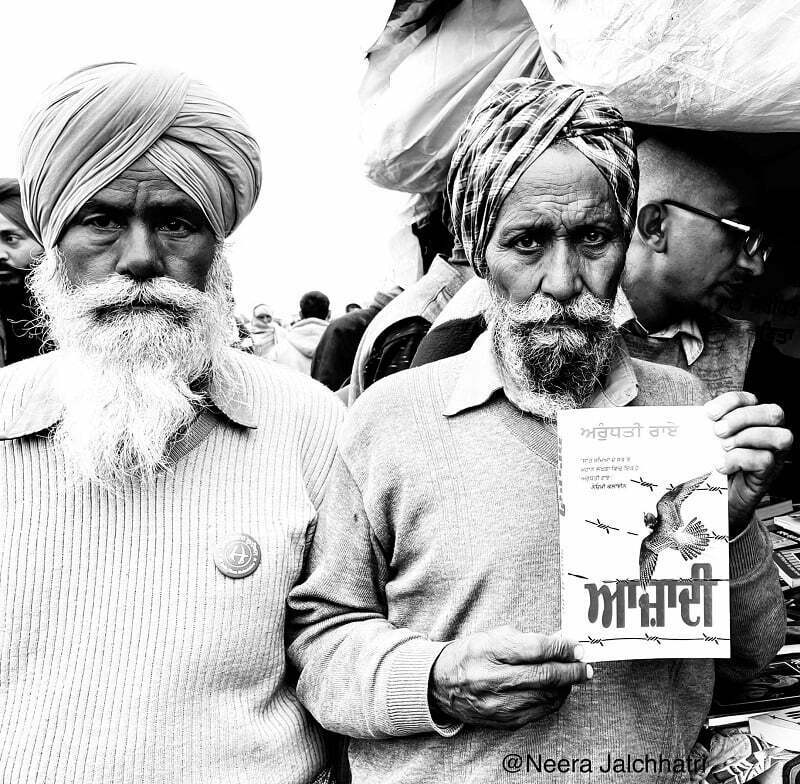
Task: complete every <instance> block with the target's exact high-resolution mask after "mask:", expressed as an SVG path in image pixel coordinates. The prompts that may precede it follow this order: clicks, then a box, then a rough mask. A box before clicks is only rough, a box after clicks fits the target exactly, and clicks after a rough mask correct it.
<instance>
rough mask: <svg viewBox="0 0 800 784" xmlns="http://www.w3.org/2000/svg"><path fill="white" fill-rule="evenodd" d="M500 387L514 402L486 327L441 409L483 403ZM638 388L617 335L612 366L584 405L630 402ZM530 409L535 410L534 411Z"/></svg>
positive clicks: (448, 411) (454, 411)
mask: <svg viewBox="0 0 800 784" xmlns="http://www.w3.org/2000/svg"><path fill="white" fill-rule="evenodd" d="M500 389H502V390H504V391H505V394H506V397H508V398H509V400H511V401H512V402H514V399H515V397H516V395H515V392H514V390H513V389H508V388H507V382H506V381H505V380H504V379H503V377H502V374H501V372H500V368H499V367H498V365H497V360H496V358H495V356H494V352H493V351H492V343H491V337H490V334H489V331H488V330H487V331H486V332H484V333H483V334H482V335H481V336H480V337H479V338H478V339H477V340H476V341H475V343H474V344H473V346H472V348H471V349H470V350H469V351H468V352H467V355H466V357H465V361H464V366H463V368H462V370H461V373H460V374H459V377H458V381H457V382H456V385H455V388H454V389H453V392H452V393H451V395H450V397H449V398H448V400H447V404H446V405H445V408H444V410H443V411H442V413H443V414H444V415H445V416H455V415H456V414H459V413H461V412H462V411H465V410H467V409H469V408H475V407H476V406H481V405H483V404H484V403H486V402H487V401H488V400H489V398H491V397H492V395H494V393H495V392H497V391H498V390H500ZM638 392H639V385H638V382H637V381H636V374H635V373H634V371H633V366H632V364H631V359H630V357H629V356H628V352H627V350H626V349H625V345H624V343H623V342H622V340H621V339H618V340H617V344H616V348H615V351H614V355H613V358H612V361H611V367H610V368H609V371H608V373H607V374H606V376H605V378H604V379H603V383H602V384H600V383H598V384H597V385H596V386H595V389H594V390H593V392H592V396H591V398H590V399H589V402H587V403H586V406H585V407H586V408H608V407H612V406H613V407H618V406H627V405H628V403H630V402H631V401H632V400H633V399H634V398H635V397H636V395H637V394H638ZM530 413H533V414H536V412H535V411H532V412H530Z"/></svg>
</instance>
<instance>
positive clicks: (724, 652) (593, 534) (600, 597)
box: [558, 406, 730, 661]
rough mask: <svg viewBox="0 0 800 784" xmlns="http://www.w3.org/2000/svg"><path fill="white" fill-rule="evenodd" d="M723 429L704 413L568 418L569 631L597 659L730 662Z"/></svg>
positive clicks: (564, 516)
mask: <svg viewBox="0 0 800 784" xmlns="http://www.w3.org/2000/svg"><path fill="white" fill-rule="evenodd" d="M712 428H713V423H712V422H711V420H710V419H709V418H708V417H707V415H706V414H705V412H704V410H703V409H702V408H700V407H677V406H668V407H664V406H655V407H638V408H637V407H630V408H619V409H610V408H602V409H597V408H595V409H578V410H572V411H563V412H560V413H559V415H558V437H559V480H558V486H559V515H560V522H561V608H562V629H563V631H564V633H565V634H566V635H568V636H570V637H572V638H574V639H576V640H579V641H581V642H582V643H583V644H584V647H585V649H586V650H587V655H586V657H585V658H586V660H587V661H619V660H626V659H660V658H727V657H729V656H730V603H729V578H730V573H729V562H728V541H729V539H728V481H727V478H726V477H725V476H723V475H721V474H719V473H717V472H716V471H715V470H714V466H716V465H719V463H720V460H721V457H722V447H721V442H720V439H719V438H718V437H717V436H716V435H715V434H714V432H713V429H712Z"/></svg>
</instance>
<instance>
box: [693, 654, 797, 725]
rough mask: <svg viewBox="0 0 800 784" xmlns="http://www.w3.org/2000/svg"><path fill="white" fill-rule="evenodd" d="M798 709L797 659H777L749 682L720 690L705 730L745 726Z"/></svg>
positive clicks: (712, 705)
mask: <svg viewBox="0 0 800 784" xmlns="http://www.w3.org/2000/svg"><path fill="white" fill-rule="evenodd" d="M786 708H795V709H796V708H800V656H798V655H797V654H796V653H794V654H783V655H779V656H778V657H777V658H776V659H775V661H773V662H771V663H770V664H769V665H767V668H766V669H765V670H764V672H762V673H761V675H759V676H758V677H757V678H754V679H753V680H752V681H748V682H747V683H744V684H738V685H737V686H730V687H728V688H724V689H719V690H718V691H717V693H716V694H715V695H714V701H713V702H712V703H711V711H710V712H709V716H708V720H707V726H709V727H724V726H728V725H731V724H744V723H745V722H747V721H749V720H750V719H751V718H752V717H753V716H758V715H759V714H762V713H766V714H769V713H775V712H776V711H779V710H784V709H786Z"/></svg>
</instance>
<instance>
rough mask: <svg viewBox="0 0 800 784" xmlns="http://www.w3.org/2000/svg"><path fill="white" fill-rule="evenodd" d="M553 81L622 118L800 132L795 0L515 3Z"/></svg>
mask: <svg viewBox="0 0 800 784" xmlns="http://www.w3.org/2000/svg"><path fill="white" fill-rule="evenodd" d="M523 2H524V4H525V6H526V8H527V9H528V12H529V14H530V16H531V19H532V20H533V23H534V25H535V27H536V29H537V31H538V33H539V40H540V43H541V46H542V54H543V55H544V58H545V60H546V62H547V65H548V68H549V69H550V72H551V73H552V74H553V78H555V79H557V80H563V81H568V82H575V83H577V84H580V85H581V86H584V87H591V88H594V89H597V90H601V91H603V92H604V93H606V94H607V95H608V96H609V98H610V99H611V101H612V103H614V104H615V105H616V106H617V107H618V108H619V109H620V111H621V112H622V114H623V115H624V116H625V117H626V119H628V120H632V121H638V122H644V123H651V124H655V125H670V126H678V127H687V128H699V129H703V130H728V131H744V132H756V131H762V132H765V131H766V132H774V131H781V132H783V131H800V55H799V54H798V53H799V52H800V48H799V47H800V3H799V2H798V1H797V0H651V2H647V3H643V2H641V1H640V0H603V2H597V0H523Z"/></svg>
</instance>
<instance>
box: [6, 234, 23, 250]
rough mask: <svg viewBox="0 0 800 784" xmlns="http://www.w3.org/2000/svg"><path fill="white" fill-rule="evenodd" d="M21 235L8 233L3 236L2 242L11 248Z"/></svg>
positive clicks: (20, 238) (17, 242)
mask: <svg viewBox="0 0 800 784" xmlns="http://www.w3.org/2000/svg"><path fill="white" fill-rule="evenodd" d="M20 240H22V237H18V236H17V235H16V234H9V235H7V236H6V237H5V238H4V242H5V244H6V245H10V246H11V247H12V248H13V247H14V246H15V245H17V244H19V242H20Z"/></svg>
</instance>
